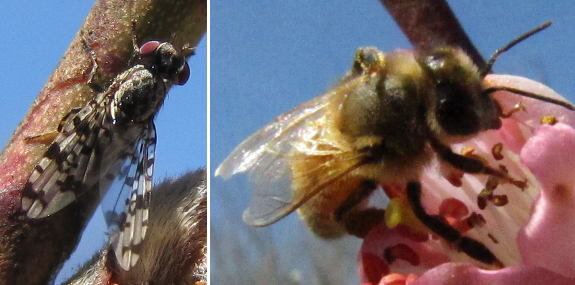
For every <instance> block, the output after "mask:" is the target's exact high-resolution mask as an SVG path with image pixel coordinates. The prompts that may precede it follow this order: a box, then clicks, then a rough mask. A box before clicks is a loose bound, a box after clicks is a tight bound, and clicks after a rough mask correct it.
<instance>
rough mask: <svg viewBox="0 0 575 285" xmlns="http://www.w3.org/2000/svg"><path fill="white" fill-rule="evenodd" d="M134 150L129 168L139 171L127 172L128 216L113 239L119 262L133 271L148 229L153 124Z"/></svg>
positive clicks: (153, 138)
mask: <svg viewBox="0 0 575 285" xmlns="http://www.w3.org/2000/svg"><path fill="white" fill-rule="evenodd" d="M135 150H136V152H135V153H134V154H133V155H132V156H131V158H130V159H131V161H130V164H131V165H132V166H135V167H136V171H127V172H125V173H126V174H127V175H126V177H125V178H124V185H123V187H129V188H131V192H130V197H129V199H126V203H125V212H123V213H122V214H121V215H120V219H119V223H118V226H119V231H118V232H117V233H116V234H115V235H114V237H113V239H112V248H113V249H114V253H115V254H116V259H117V260H118V263H119V264H120V266H121V267H122V268H123V269H124V270H130V269H131V268H132V267H134V266H135V265H136V263H137V262H138V259H139V258H140V254H141V252H142V249H143V242H144V238H145V237H146V232H147V229H148V215H149V209H150V198H151V195H150V192H151V190H152V177H153V173H154V154H155V150H156V130H155V127H154V124H153V122H151V123H150V124H149V125H148V127H147V128H146V129H145V131H144V132H143V133H142V136H141V137H140V138H139V139H138V141H137V143H136V147H135ZM131 175H133V176H131Z"/></svg>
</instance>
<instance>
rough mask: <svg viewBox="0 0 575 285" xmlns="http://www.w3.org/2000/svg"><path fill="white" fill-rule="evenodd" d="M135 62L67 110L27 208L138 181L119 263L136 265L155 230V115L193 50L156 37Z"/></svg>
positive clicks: (123, 223) (33, 179) (44, 210)
mask: <svg viewBox="0 0 575 285" xmlns="http://www.w3.org/2000/svg"><path fill="white" fill-rule="evenodd" d="M134 47H135V50H136V54H137V59H136V62H135V64H134V65H133V66H132V67H131V68H129V69H128V70H126V71H125V72H123V73H122V74H120V75H118V76H117V77H116V78H115V79H114V81H113V82H112V84H111V85H110V86H109V87H108V88H107V89H106V90H105V91H104V92H103V93H101V94H99V95H98V96H97V97H96V99H95V100H92V101H90V102H89V103H88V104H87V105H86V106H84V107H83V108H81V109H75V110H73V111H71V112H70V113H69V114H67V115H66V116H65V117H64V118H63V119H62V122H61V123H60V126H59V127H58V132H59V134H58V135H57V136H56V138H55V139H54V141H53V142H52V144H51V145H50V147H49V148H48V151H46V153H45V154H44V157H42V158H41V159H40V161H39V163H38V165H37V166H36V167H35V168H34V170H33V171H32V173H31V174H30V177H29V179H28V181H27V182H26V185H25V187H24V190H23V192H22V209H23V210H24V211H25V212H26V213H27V216H28V217H30V218H43V217H46V216H49V215H51V214H54V213H56V212H57V211H59V210H60V209H62V208H64V207H65V206H67V205H69V204H70V203H72V202H73V201H74V200H75V199H76V198H77V197H78V196H80V195H82V193H85V191H88V190H90V189H92V188H97V187H93V186H95V185H96V184H97V183H99V188H100V192H101V193H102V197H103V196H104V194H105V193H106V192H107V190H108V188H110V185H112V182H113V181H114V180H118V179H120V180H122V181H123V183H122V184H123V186H122V189H123V188H130V197H129V199H128V200H126V203H125V206H126V208H125V212H124V213H122V214H120V217H121V220H120V224H118V223H117V221H109V222H111V224H115V225H117V226H118V228H119V231H118V233H116V236H115V237H114V239H113V240H114V242H113V247H114V249H115V250H116V256H117V257H118V263H119V265H120V266H121V267H122V268H123V269H125V270H129V269H130V268H131V267H133V266H134V265H135V264H136V262H137V260H138V257H139V254H140V251H141V248H142V246H143V242H144V238H145V235H146V230H147V221H148V208H149V202H150V197H151V196H150V191H151V190H152V177H153V168H154V152H155V146H156V131H155V126H154V122H153V119H154V116H155V115H156V113H157V112H158V110H159V109H160V107H161V105H162V103H163V101H164V99H165V97H166V93H167V92H168V90H169V88H170V87H171V86H172V85H173V84H178V85H183V84H185V83H186V81H187V79H188V77H189V72H190V71H189V66H188V64H187V62H186V57H187V56H190V55H192V54H193V51H194V49H193V48H190V47H188V46H187V45H185V46H184V47H183V48H182V49H181V50H180V51H178V50H176V49H175V48H174V47H173V46H172V45H171V44H170V43H167V42H158V41H150V42H147V43H145V44H144V45H142V46H141V47H140V48H138V47H137V46H136V45H135V41H134Z"/></svg>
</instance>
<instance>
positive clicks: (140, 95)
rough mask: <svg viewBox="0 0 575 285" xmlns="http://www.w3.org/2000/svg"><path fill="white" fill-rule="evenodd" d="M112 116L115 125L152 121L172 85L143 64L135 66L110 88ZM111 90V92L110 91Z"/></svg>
mask: <svg viewBox="0 0 575 285" xmlns="http://www.w3.org/2000/svg"><path fill="white" fill-rule="evenodd" d="M114 85H117V88H116V89H114V90H115V92H114V99H113V100H112V103H111V106H110V108H111V114H112V119H113V122H114V123H116V124H126V123H130V122H134V123H140V122H146V121H149V120H151V119H152V118H153V117H154V116H155V114H156V113H157V112H158V110H159V109H160V107H161V105H162V103H163V102H164V99H165V97H166V92H167V90H168V89H169V88H170V86H171V84H169V82H168V83H166V82H164V81H163V80H162V79H161V78H159V76H157V75H155V74H154V73H152V72H151V71H150V70H149V69H147V68H145V67H144V66H143V65H136V66H134V67H132V68H130V69H129V70H127V71H125V72H124V73H123V74H122V75H121V76H119V77H118V79H117V80H116V82H114V83H112V86H114ZM111 91H113V90H111Z"/></svg>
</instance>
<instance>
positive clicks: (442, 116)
mask: <svg viewBox="0 0 575 285" xmlns="http://www.w3.org/2000/svg"><path fill="white" fill-rule="evenodd" d="M417 60H418V62H419V63H420V65H421V67H422V68H423V70H425V73H426V76H427V77H429V79H430V80H431V83H432V86H433V87H432V88H431V89H430V91H429V94H428V95H429V97H430V98H432V99H433V101H432V102H431V104H430V106H429V112H428V117H427V120H428V124H429V127H430V129H431V131H432V133H433V135H434V136H435V137H437V138H439V139H440V140H442V141H449V140H454V139H455V140H457V137H460V138H465V137H467V136H470V135H474V134H477V133H478V132H480V131H483V130H487V129H497V128H499V126H500V120H499V105H498V103H497V102H496V101H495V100H494V99H493V98H492V97H491V96H490V95H489V94H486V93H485V92H483V86H482V81H483V78H482V77H481V74H480V72H479V70H478V69H477V67H476V66H475V64H474V63H473V62H472V60H471V59H470V58H469V56H467V55H466V54H465V53H464V52H463V51H462V50H461V49H458V48H453V47H440V48H436V49H434V50H433V51H431V52H429V53H425V54H420V55H419V56H418V58H417Z"/></svg>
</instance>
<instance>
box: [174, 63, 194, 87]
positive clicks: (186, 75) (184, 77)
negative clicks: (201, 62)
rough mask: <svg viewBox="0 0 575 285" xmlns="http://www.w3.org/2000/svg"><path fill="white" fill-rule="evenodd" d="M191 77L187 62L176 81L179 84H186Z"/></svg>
mask: <svg viewBox="0 0 575 285" xmlns="http://www.w3.org/2000/svg"><path fill="white" fill-rule="evenodd" d="M189 77H190V66H189V65H188V63H187V62H186V64H185V65H184V68H183V69H182V71H180V73H179V74H178V81H177V82H174V83H175V84H177V85H184V84H186V82H188V78H189Z"/></svg>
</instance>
